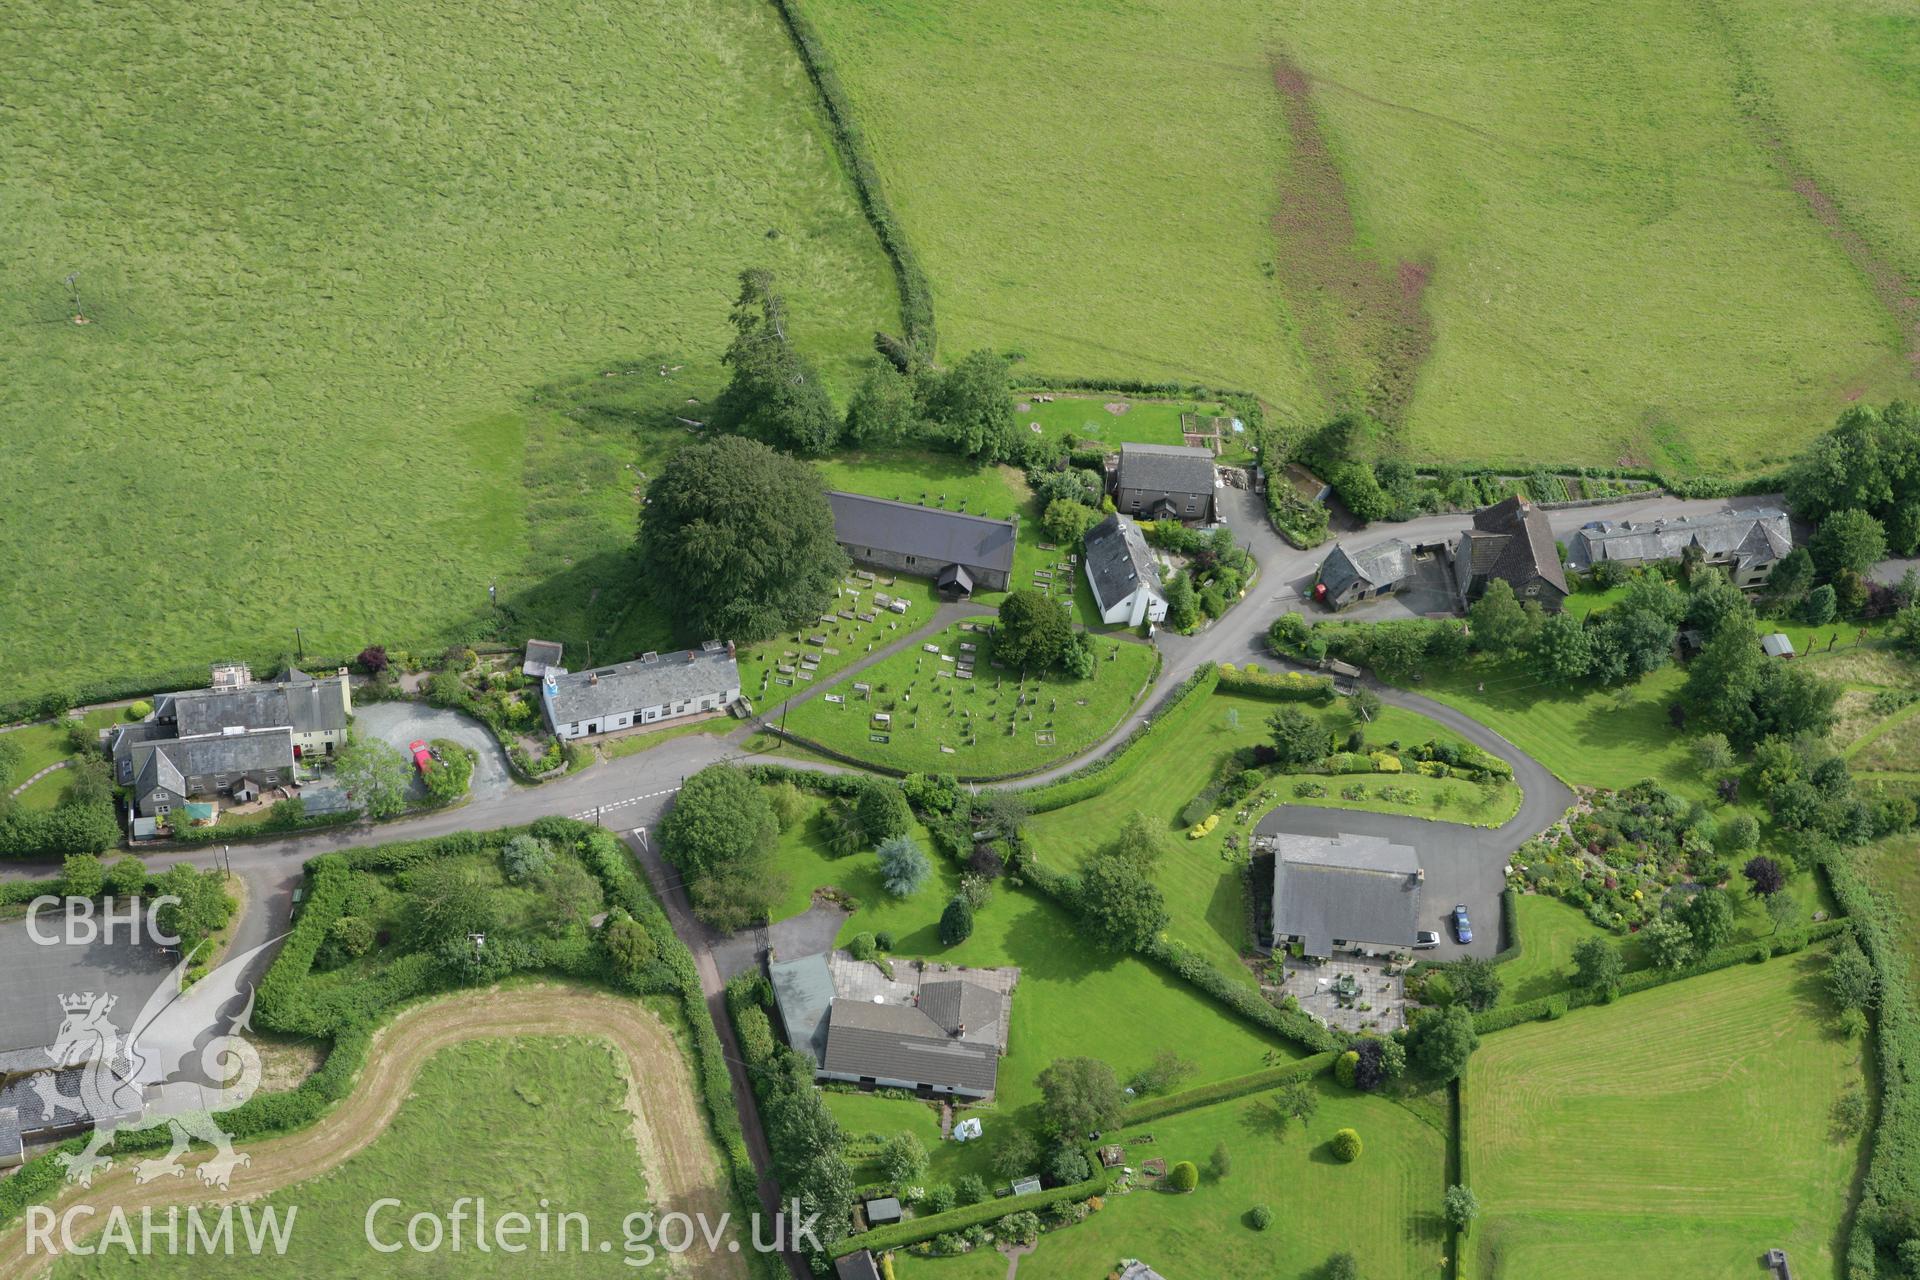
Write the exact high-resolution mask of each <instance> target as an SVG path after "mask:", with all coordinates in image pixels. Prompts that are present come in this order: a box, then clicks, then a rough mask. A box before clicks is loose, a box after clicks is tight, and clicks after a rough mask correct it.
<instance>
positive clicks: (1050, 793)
mask: <svg viewBox="0 0 1920 1280" xmlns="http://www.w3.org/2000/svg"><path fill="white" fill-rule="evenodd" d="M1219 681H1220V668H1218V667H1216V666H1215V665H1214V664H1213V663H1211V662H1209V663H1205V664H1203V665H1202V666H1201V667H1199V668H1198V669H1197V670H1196V671H1194V673H1193V674H1192V675H1190V676H1188V677H1187V678H1186V679H1185V680H1183V681H1181V682H1180V685H1179V687H1178V688H1176V689H1174V690H1173V692H1172V693H1170V694H1168V695H1167V697H1166V699H1165V700H1164V701H1163V702H1162V703H1161V707H1162V708H1163V709H1162V710H1161V712H1160V714H1158V715H1157V716H1154V717H1152V718H1150V719H1149V720H1148V721H1147V722H1146V723H1145V724H1143V725H1141V726H1140V727H1139V728H1138V729H1135V730H1134V731H1133V732H1132V733H1130V734H1128V735H1127V738H1126V740H1125V741H1124V742H1122V743H1120V745H1119V746H1117V747H1115V748H1114V749H1113V750H1111V751H1109V752H1107V753H1106V754H1105V755H1103V756H1101V757H1099V758H1098V759H1096V760H1092V761H1089V762H1088V763H1086V764H1084V765H1082V766H1081V767H1080V768H1078V769H1075V770H1074V771H1073V772H1072V773H1069V774H1067V775H1066V776H1065V777H1063V778H1057V779H1055V780H1054V781H1052V782H1049V783H1047V784H1046V785H1045V786H1040V787H1033V788H1030V789H1028V790H1027V791H1025V792H1023V793H1022V795H1021V798H1022V799H1023V800H1025V801H1026V805H1027V812H1029V813H1047V812H1050V811H1052V810H1054V809H1064V808H1066V807H1067V806H1068V805H1070V804H1079V803H1080V802H1081V801H1082V800H1090V799H1092V798H1093V797H1094V796H1097V795H1099V794H1100V793H1101V792H1103V791H1105V790H1106V789H1107V788H1109V787H1111V786H1113V785H1114V784H1116V783H1118V782H1119V781H1120V780H1121V779H1123V778H1125V777H1126V776H1127V775H1128V774H1129V773H1131V772H1132V771H1133V770H1134V769H1136V768H1138V767H1139V765H1140V762H1141V760H1142V759H1144V758H1145V755H1146V753H1145V752H1143V751H1140V750H1137V748H1138V747H1139V746H1140V745H1141V743H1142V741H1143V740H1144V739H1145V738H1146V737H1147V736H1148V735H1149V734H1151V733H1152V732H1153V731H1154V729H1155V728H1156V727H1158V726H1160V725H1163V724H1165V723H1166V722H1167V721H1168V719H1170V718H1171V717H1174V716H1182V717H1185V716H1188V715H1191V714H1192V713H1193V712H1194V710H1195V709H1196V708H1198V707H1199V706H1200V705H1201V703H1202V702H1203V701H1204V700H1205V699H1206V696H1207V695H1208V694H1210V693H1212V692H1213V691H1214V689H1215V688H1216V687H1217V686H1218V684H1219Z"/></svg>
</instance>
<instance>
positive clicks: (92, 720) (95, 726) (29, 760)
mask: <svg viewBox="0 0 1920 1280" xmlns="http://www.w3.org/2000/svg"><path fill="white" fill-rule="evenodd" d="M123 719H124V716H123V715H122V712H121V710H120V709H119V708H117V707H101V708H99V709H97V710H94V711H89V712H88V713H87V714H86V720H85V722H86V726H87V728H88V729H90V730H94V731H96V732H97V731H98V730H101V729H104V728H107V727H108V726H109V725H115V724H119V723H120V722H121V721H122V720H123ZM73 724H74V721H72V720H70V719H67V718H66V717H62V718H61V719H59V720H57V721H55V722H54V723H52V724H29V725H23V726H21V727H20V728H18V729H14V730H11V731H10V732H9V733H8V734H7V736H6V741H8V742H11V743H14V744H16V745H18V746H19V748H20V766H19V768H17V769H16V770H14V774H13V777H12V779H11V780H9V781H6V783H5V786H4V789H0V800H4V798H5V796H4V791H11V790H12V789H13V788H15V787H17V786H20V785H22V784H23V783H25V782H26V780H27V779H28V778H31V777H32V776H33V775H34V774H36V773H38V772H40V771H41V770H42V769H44V768H46V767H47V766H48V765H50V764H55V763H57V762H59V761H61V760H77V759H79V758H80V757H79V756H78V755H76V754H75V753H74V751H73V749H72V747H71V746H70V745H69V742H68V735H69V732H70V730H71V728H72V726H73ZM68 777H69V775H68V774H66V773H65V771H62V772H59V773H50V774H48V775H47V776H46V777H44V778H42V779H40V781H38V782H36V783H34V784H33V785H32V786H30V787H28V788H27V789H26V790H25V791H22V792H21V793H20V796H19V802H20V807H21V808H23V809H51V808H53V807H54V805H56V804H58V803H59V802H60V796H61V794H62V793H64V792H65V791H66V789H67V780H68Z"/></svg>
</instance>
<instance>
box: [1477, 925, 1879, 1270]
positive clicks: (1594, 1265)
mask: <svg viewBox="0 0 1920 1280" xmlns="http://www.w3.org/2000/svg"><path fill="white" fill-rule="evenodd" d="M1821 966H1822V957H1821V956H1820V954H1819V953H1803V954H1801V955H1798V956H1791V957H1786V958H1783V959H1779V960H1774V961H1772V962H1770V963H1768V964H1765V965H1744V964H1743V965H1737V966H1735V967H1733V968H1731V969H1724V970H1721V971H1719V972H1717V973H1713V974H1708V975H1706V976H1704V977H1700V978H1694V979H1689V980H1687V981H1685V982H1678V983H1674V984H1671V985H1669V986H1665V987H1660V988H1657V989H1655V990H1653V991H1650V992H1646V993H1643V994H1640V995H1635V996H1630V997H1628V998H1626V999H1624V1000H1622V1001H1620V1002H1618V1003H1617V1004H1614V1005H1611V1006H1605V1007H1597V1008H1593V1009H1584V1010H1578V1011H1576V1012H1574V1013H1572V1014H1570V1015H1568V1016H1567V1017H1566V1018H1565V1019H1563V1020H1561V1021H1559V1022H1535V1023H1527V1024H1524V1025H1522V1026H1519V1027H1515V1028H1513V1029H1511V1030H1507V1031H1502V1032H1500V1033H1499V1034H1497V1035H1493V1036H1489V1037H1487V1039H1486V1040H1485V1042H1484V1043H1483V1044H1482V1045H1481V1048H1480V1051H1479V1053H1478V1054H1476V1055H1475V1057H1474V1060H1473V1064H1472V1067H1471V1069H1470V1070H1469V1072H1468V1076H1467V1089H1468V1104H1469V1105H1468V1132H1467V1134H1466V1143H1467V1151H1468V1155H1469V1158H1470V1162H1471V1171H1472V1181H1473V1187H1474V1190H1475V1191H1476V1192H1477V1193H1478V1194H1479V1197H1480V1205H1481V1211H1482V1217H1481V1219H1480V1222H1479V1224H1478V1225H1477V1226H1476V1228H1475V1230H1474V1233H1473V1242H1472V1247H1473V1248H1474V1249H1475V1250H1476V1252H1477V1254H1478V1256H1479V1259H1480V1266H1479V1268H1478V1274H1479V1275H1481V1276H1484V1277H1487V1280H1533V1278H1535V1277H1541V1278H1545V1277H1554V1278H1555V1280H1579V1278H1580V1277H1586V1276H1610V1275H1619V1274H1622V1272H1623V1269H1624V1271H1626V1272H1635V1271H1641V1272H1645V1273H1646V1274H1656V1273H1657V1274H1660V1275H1686V1276H1698V1277H1702V1278H1703V1280H1708V1278H1717V1277H1725V1278H1726V1280H1735V1278H1739V1280H1744V1278H1745V1277H1747V1276H1750V1275H1754V1274H1757V1270H1756V1259H1757V1258H1758V1256H1759V1254H1760V1253H1761V1252H1763V1251H1764V1250H1765V1249H1767V1248H1771V1247H1776V1246H1777V1247H1780V1248H1784V1249H1786V1250H1787V1253H1788V1255H1789V1256H1790V1257H1791V1258H1792V1259H1793V1265H1794V1272H1795V1274H1801V1273H1803V1272H1804V1273H1805V1274H1807V1275H1810V1276H1826V1275H1829V1274H1833V1268H1834V1267H1835V1265H1836V1262H1835V1258H1834V1252H1833V1245H1834V1240H1835V1239H1836V1237H1837V1235H1838V1232H1839V1228H1840V1225H1841V1219H1842V1215H1843V1214H1844V1212H1845V1209H1846V1204H1847V1198H1848V1189H1849V1186H1850V1185H1851V1177H1852V1173H1853V1169H1854V1161H1855V1156H1856V1152H1857V1149H1858V1145H1859V1143H1858V1140H1857V1139H1841V1138H1838V1137H1837V1136H1836V1135H1835V1134H1834V1133H1833V1132H1832V1116H1831V1112H1832V1108H1833V1104H1834V1102H1835V1101H1836V1100H1837V1099H1838V1098H1839V1097H1840V1096H1841V1094H1842V1093H1844V1092H1845V1091H1846V1090H1848V1089H1850V1088H1855V1087H1859V1086H1861V1085H1862V1084H1863V1076H1862V1070H1861V1066H1860V1061H1859V1049H1858V1047H1857V1046H1856V1045H1853V1044H1849V1043H1846V1042H1843V1041H1841V1040H1839V1039H1838V1038H1836V1037H1835V1036H1834V1035H1833V1034H1832V1033H1831V1032H1830V1031H1829V1030H1828V1028H1827V1020H1828V1017H1829V1016H1830V1013H1831V1010H1830V1008H1829V1007H1828V1004H1827V1001H1826V999H1825V995H1824V992H1823V989H1822V987H1821V984H1820V970H1821Z"/></svg>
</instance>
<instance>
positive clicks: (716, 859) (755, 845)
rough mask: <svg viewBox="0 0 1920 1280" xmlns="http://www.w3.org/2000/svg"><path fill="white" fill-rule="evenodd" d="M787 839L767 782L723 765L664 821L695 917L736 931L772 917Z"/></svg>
mask: <svg viewBox="0 0 1920 1280" xmlns="http://www.w3.org/2000/svg"><path fill="white" fill-rule="evenodd" d="M779 834H780V827H779V823H778V822H777V821H775V819H774V816H773V805H772V804H771V803H770V802H769V801H768V800H767V796H766V793H765V791H763V790H762V789H761V787H760V786H759V784H758V783H756V782H754V781H753V779H752V778H750V777H748V776H747V775H746V774H745V773H742V772H741V771H740V770H738V769H735V768H733V767H732V766H731V765H724V764H716V765H710V766H708V767H707V768H705V769H702V770H701V771H700V772H699V773H696V774H694V775H693V776H692V777H691V778H689V779H687V781H686V784H685V785H684V786H682V787H681V788H680V795H679V796H678V798H677V799H676V800H675V801H674V805H673V809H672V810H671V811H670V812H669V813H668V814H667V816H666V818H665V819H664V820H663V821H662V822H661V824H660V849H661V852H662V853H663V854H665V856H666V859H667V861H669V862H671V863H673V865H674V866H676V867H678V868H680V870H681V872H682V873H683V874H684V875H685V876H686V878H687V881H688V887H689V896H691V897H692V899H693V907H694V912H695V914H696V915H698V916H700V918H701V919H703V920H706V921H707V922H709V923H710V924H713V925H714V926H715V927H717V928H721V929H728V930H731V929H738V928H742V927H744V926H746V925H748V924H751V923H753V922H754V921H756V920H759V919H762V918H764V916H765V914H766V911H767V908H768V906H769V905H771V903H772V902H773V900H774V899H775V898H776V897H778V896H779V894H780V892H781V890H782V888H783V887H784V885H783V881H782V877H781V876H779V875H778V874H777V873H776V872H775V871H774V870H773V867H772V863H771V858H772V853H773V845H774V841H775V840H776V839H778V837H779Z"/></svg>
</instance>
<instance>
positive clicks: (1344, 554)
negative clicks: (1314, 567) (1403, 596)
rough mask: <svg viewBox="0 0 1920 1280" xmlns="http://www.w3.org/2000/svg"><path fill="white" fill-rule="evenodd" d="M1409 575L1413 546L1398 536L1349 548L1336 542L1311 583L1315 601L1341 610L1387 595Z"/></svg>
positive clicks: (1401, 584) (1411, 573)
mask: <svg viewBox="0 0 1920 1280" xmlns="http://www.w3.org/2000/svg"><path fill="white" fill-rule="evenodd" d="M1412 578H1413V546H1412V544H1410V543H1406V542H1402V541H1401V540H1400V539H1399V538H1388V539H1387V540H1386V541H1384V542H1376V543H1373V544H1371V545H1370V546H1365V547H1361V548H1360V549H1359V550H1357V551H1349V550H1348V549H1347V547H1346V544H1345V543H1340V542H1336V543H1334V544H1333V550H1332V551H1329V552H1328V553H1327V558H1326V559H1325V560H1322V561H1321V562H1320V574H1319V580H1318V581H1317V582H1316V583H1315V584H1314V589H1313V594H1314V598H1315V599H1316V600H1319V601H1321V602H1322V603H1323V604H1326V605H1329V606H1330V607H1332V608H1335V609H1344V608H1346V607H1347V606H1348V605H1350V604H1354V603H1357V602H1358V601H1361V600H1370V599H1372V598H1374V597H1375V596H1383V595H1389V594H1391V593H1393V592H1395V591H1398V590H1400V588H1401V587H1403V586H1405V585H1406V584H1407V582H1409V581H1410V580H1411V579H1412Z"/></svg>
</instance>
